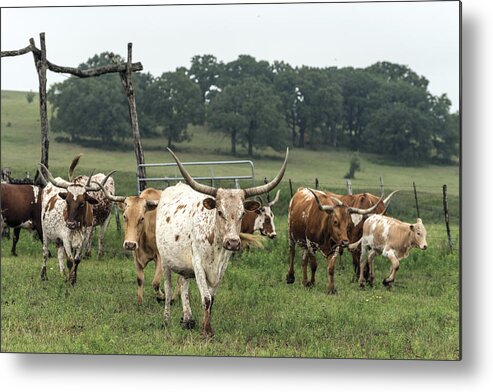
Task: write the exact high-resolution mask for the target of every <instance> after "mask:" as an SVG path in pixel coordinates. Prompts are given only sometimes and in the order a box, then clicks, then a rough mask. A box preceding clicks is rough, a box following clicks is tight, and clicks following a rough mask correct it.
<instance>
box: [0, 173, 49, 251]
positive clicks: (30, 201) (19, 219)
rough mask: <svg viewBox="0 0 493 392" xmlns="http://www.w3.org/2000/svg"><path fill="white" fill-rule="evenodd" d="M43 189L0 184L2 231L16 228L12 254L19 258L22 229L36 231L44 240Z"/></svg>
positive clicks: (34, 186)
mask: <svg viewBox="0 0 493 392" xmlns="http://www.w3.org/2000/svg"><path fill="white" fill-rule="evenodd" d="M42 191H43V189H42V188H41V187H39V186H36V185H13V184H7V183H1V184H0V205H1V216H2V231H3V230H4V228H5V227H12V228H14V236H13V240H12V249H11V251H10V252H11V254H12V255H13V256H17V252H16V246H17V242H18V241H19V236H20V231H21V228H22V229H28V230H35V231H36V233H37V234H38V236H39V239H40V241H42V240H43V229H42V227H41V194H42Z"/></svg>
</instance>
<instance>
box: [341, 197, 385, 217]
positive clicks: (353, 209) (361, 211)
mask: <svg viewBox="0 0 493 392" xmlns="http://www.w3.org/2000/svg"><path fill="white" fill-rule="evenodd" d="M381 201H382V198H380V199H379V200H378V201H377V202H376V203H375V205H374V206H372V207H370V208H367V209H366V210H364V209H362V208H356V207H348V210H349V212H350V213H351V214H361V215H365V214H369V213H371V212H373V211H374V210H375V208H377V207H378V205H379V204H380V202H381Z"/></svg>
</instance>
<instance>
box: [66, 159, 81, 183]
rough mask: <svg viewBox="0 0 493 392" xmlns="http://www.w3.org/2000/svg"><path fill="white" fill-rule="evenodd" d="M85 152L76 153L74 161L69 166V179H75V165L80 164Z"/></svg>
mask: <svg viewBox="0 0 493 392" xmlns="http://www.w3.org/2000/svg"><path fill="white" fill-rule="evenodd" d="M82 155H83V154H79V155H76V156H75V157H74V159H73V160H72V163H71V164H70V167H69V168H68V180H69V181H73V175H74V170H75V167H76V166H77V165H78V163H79V160H80V157H81V156H82Z"/></svg>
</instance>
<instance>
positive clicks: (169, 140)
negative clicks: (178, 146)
mask: <svg viewBox="0 0 493 392" xmlns="http://www.w3.org/2000/svg"><path fill="white" fill-rule="evenodd" d="M168 148H171V135H170V136H168Z"/></svg>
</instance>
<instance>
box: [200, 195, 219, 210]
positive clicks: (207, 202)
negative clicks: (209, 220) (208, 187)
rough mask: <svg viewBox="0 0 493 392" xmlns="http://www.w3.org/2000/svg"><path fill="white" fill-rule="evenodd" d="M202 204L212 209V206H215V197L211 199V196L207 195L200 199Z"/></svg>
mask: <svg viewBox="0 0 493 392" xmlns="http://www.w3.org/2000/svg"><path fill="white" fill-rule="evenodd" d="M202 204H203V205H204V207H205V208H207V209H208V210H213V209H214V208H216V199H213V198H212V197H208V198H206V199H204V200H203V201H202Z"/></svg>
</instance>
